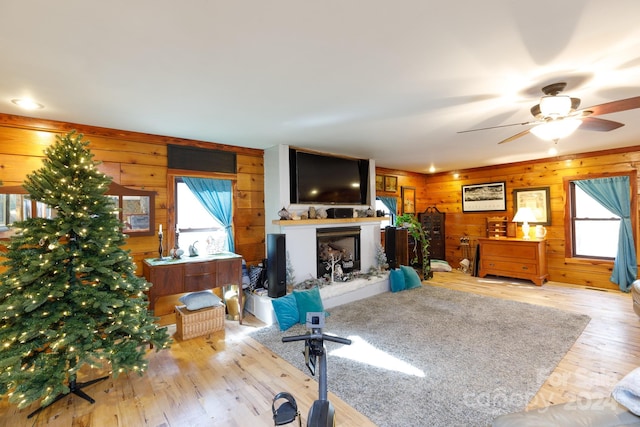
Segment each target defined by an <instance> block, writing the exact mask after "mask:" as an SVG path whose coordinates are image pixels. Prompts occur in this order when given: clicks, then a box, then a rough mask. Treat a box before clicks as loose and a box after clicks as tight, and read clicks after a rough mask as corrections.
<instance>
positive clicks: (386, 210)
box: [376, 198, 395, 229]
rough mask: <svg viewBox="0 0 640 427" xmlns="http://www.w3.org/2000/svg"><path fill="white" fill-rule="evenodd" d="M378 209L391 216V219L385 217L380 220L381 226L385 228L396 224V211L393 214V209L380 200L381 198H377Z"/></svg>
mask: <svg viewBox="0 0 640 427" xmlns="http://www.w3.org/2000/svg"><path fill="white" fill-rule="evenodd" d="M376 211H382V212H384V216H387V217H389V219H385V220H382V221H380V228H382V229H384V228H385V227H387V226H389V225H391V226H393V225H394V224H395V218H394V217H395V213H394V214H392V213H391V210H390V209H389V208H388V207H387V206H386V205H385V204H384V203H383V202H382V200H380V198H376Z"/></svg>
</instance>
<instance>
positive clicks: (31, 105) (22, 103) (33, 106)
mask: <svg viewBox="0 0 640 427" xmlns="http://www.w3.org/2000/svg"><path fill="white" fill-rule="evenodd" d="M11 102H13V103H14V104H16V105H17V106H18V107H20V108H24V109H25V110H40V109H42V108H44V105H42V104H40V103H38V102H36V101H34V100H33V99H29V98H16V99H12V100H11Z"/></svg>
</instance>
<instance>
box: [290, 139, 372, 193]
mask: <svg viewBox="0 0 640 427" xmlns="http://www.w3.org/2000/svg"><path fill="white" fill-rule="evenodd" d="M289 183H290V194H291V203H300V204H311V205H313V204H322V205H366V204H367V192H368V187H369V160H364V159H353V158H346V157H337V156H330V155H325V154H318V153H311V152H307V151H300V150H296V149H294V148H290V149H289Z"/></svg>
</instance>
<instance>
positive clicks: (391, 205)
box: [377, 196, 398, 225]
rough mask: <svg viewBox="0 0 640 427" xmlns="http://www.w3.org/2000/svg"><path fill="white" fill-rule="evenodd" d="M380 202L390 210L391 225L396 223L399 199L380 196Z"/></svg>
mask: <svg viewBox="0 0 640 427" xmlns="http://www.w3.org/2000/svg"><path fill="white" fill-rule="evenodd" d="M377 199H378V200H380V201H381V202H382V204H383V205H384V206H385V207H386V208H387V209H389V212H390V213H391V221H390V222H391V225H394V224H395V223H396V212H398V199H397V198H396V197H383V196H378V197H377Z"/></svg>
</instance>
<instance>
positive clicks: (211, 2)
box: [0, 0, 640, 172]
mask: <svg viewBox="0 0 640 427" xmlns="http://www.w3.org/2000/svg"><path fill="white" fill-rule="evenodd" d="M0 46H1V49H0V55H1V56H0V58H1V59H0V112H3V113H9V114H19V115H26V116H31V117H38V118H46V119H53V120H62V121H68V122H74V123H81V124H88V125H95V126H103V127H109V128H116V129H124V130H131V131H139V132H146V133H153V134H160V135H168V136H175V137H182V138H191V139H197V140H204V141H212V142H218V143H222V144H230V145H236V146H244V147H253V148H267V147H270V146H273V145H278V144H289V145H295V146H299V147H306V148H310V149H315V150H319V151H324V152H330V153H338V154H344V155H350V156H356V157H365V158H373V159H375V160H376V164H377V165H378V166H383V167H388V168H399V169H405V170H412V171H416V172H426V171H427V169H428V168H429V167H430V166H431V165H433V166H435V168H436V171H453V170H457V169H461V168H468V167H476V166H485V165H492V164H499V163H507V162H513V161H521V160H528V159H535V158H542V157H546V156H547V153H546V152H547V149H548V148H549V147H550V146H551V145H552V144H553V143H550V142H546V141H542V140H539V139H537V138H536V137H535V136H533V135H527V136H524V137H522V138H520V139H517V140H516V141H513V142H510V143H507V144H501V145H498V144H497V143H498V142H499V141H501V140H502V139H504V138H506V137H509V136H511V135H513V134H515V133H517V132H520V131H522V130H524V129H526V127H523V126H514V127H508V128H500V129H493V130H486V131H479V132H472V133H463V134H458V133H457V132H458V131H462V130H467V129H472V128H478V127H486V126H498V125H504V124H510V123H520V122H527V121H529V120H531V119H532V117H531V115H530V113H529V108H530V107H531V106H533V105H534V104H537V103H538V101H539V97H540V95H542V92H541V91H540V88H541V87H542V86H545V85H546V84H549V83H553V82H557V81H566V82H567V83H568V86H567V89H566V91H565V93H566V94H569V95H571V96H573V97H578V98H581V99H582V104H581V107H588V106H591V105H595V104H600V103H604V102H608V101H613V100H617V99H621V98H629V97H632V96H639V95H640V1H637V0H612V1H607V2H605V1H602V0H594V1H579V0H563V1H559V0H538V1H535V2H530V1H517V0H483V1H476V0H466V1H464V0H459V1H443V0H441V1H427V0H395V1H391V0H322V1H311V0H269V1H259V0H254V1H247V0H226V1H221V0H187V1H176V0H135V1H131V0H110V1H92V0H64V1H51V0H23V1H5V2H3V5H2V10H1V12H0ZM24 96H31V97H33V98H35V99H36V100H37V101H38V102H40V103H42V104H44V105H45V106H46V108H45V109H43V110H38V111H36V112H24V111H21V110H19V109H18V108H17V107H16V106H15V105H13V104H11V102H10V100H11V99H13V98H18V97H24ZM601 117H602V118H606V119H610V120H615V121H620V122H623V123H625V124H626V125H625V126H624V127H622V128H620V129H617V130H614V131H611V132H593V131H585V130H580V129H579V130H578V131H576V132H575V133H574V134H573V135H571V136H570V137H568V138H566V139H564V140H561V141H560V142H559V143H558V145H557V148H558V151H559V154H560V155H564V154H570V153H576V152H585V151H594V150H601V149H608V148H614V147H622V146H630V145H639V144H640V120H638V118H639V117H640V109H636V110H630V111H627V112H619V113H614V114H610V115H607V116H601Z"/></svg>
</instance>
